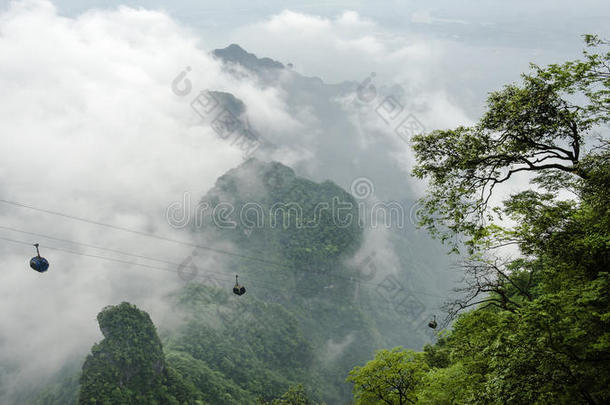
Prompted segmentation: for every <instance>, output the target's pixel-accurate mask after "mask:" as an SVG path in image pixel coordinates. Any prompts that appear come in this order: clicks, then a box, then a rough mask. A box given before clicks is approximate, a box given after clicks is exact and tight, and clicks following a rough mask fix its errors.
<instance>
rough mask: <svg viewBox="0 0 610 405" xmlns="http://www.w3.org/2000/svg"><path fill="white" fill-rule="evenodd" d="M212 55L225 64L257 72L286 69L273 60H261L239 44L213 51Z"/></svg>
mask: <svg viewBox="0 0 610 405" xmlns="http://www.w3.org/2000/svg"><path fill="white" fill-rule="evenodd" d="M212 54H213V55H214V56H215V57H216V58H218V59H221V60H222V61H223V62H225V63H236V64H239V65H241V66H243V67H245V68H246V69H249V70H253V71H255V72H258V71H261V70H269V69H284V68H285V66H284V65H283V64H282V63H280V62H278V61H276V60H273V59H271V58H259V57H257V56H256V55H255V54H253V53H249V52H247V51H246V50H245V49H243V48H242V47H241V46H239V45H237V44H231V45H229V46H227V47H226V48H222V49H215V50H214V51H212Z"/></svg>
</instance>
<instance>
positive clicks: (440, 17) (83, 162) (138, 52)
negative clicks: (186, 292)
mask: <svg viewBox="0 0 610 405" xmlns="http://www.w3.org/2000/svg"><path fill="white" fill-rule="evenodd" d="M121 5H126V6H128V7H120V6H121ZM608 21H610V2H607V1H579V2H573V1H535V2H532V1H512V2H507V1H481V0H479V1H470V2H457V1H439V2H430V1H416V2H411V1H409V2H407V1H386V2H382V1H379V2H377V1H369V2H364V1H352V2H348V1H345V2H337V1H332V2H331V1H316V2H287V1H259V2H255V3H254V2H252V1H224V2H213V3H212V2H202V1H194V0H193V1H180V2H179V1H171V2H170V1H167V2H161V1H146V2H144V1H139V2H138V1H126V2H121V1H90V0H70V1H68V0H61V1H55V2H50V1H46V0H28V1H21V2H15V3H12V4H9V2H7V1H5V0H0V89H1V91H0V198H6V199H11V200H14V201H21V202H26V203H28V204H31V205H33V206H38V207H42V208H46V209H50V210H53V211H60V212H66V213H70V214H72V215H77V216H82V217H86V218H91V219H95V220H99V221H102V222H106V223H111V224H114V225H117V226H123V227H129V228H135V229H141V230H144V231H146V232H157V233H161V234H171V233H172V232H173V231H172V229H170V228H169V227H168V226H167V223H166V222H165V218H164V214H165V208H166V207H167V206H168V205H169V204H170V203H171V202H172V201H176V200H178V199H180V198H182V196H183V195H184V193H185V192H187V191H188V192H190V193H191V194H192V198H194V199H195V200H197V199H198V198H200V196H201V195H203V193H204V192H205V191H207V190H208V189H209V188H211V187H212V186H213V184H214V181H215V180H216V179H217V178H218V177H219V176H220V175H222V174H223V173H225V172H226V171H227V170H229V169H231V168H233V167H235V166H237V165H239V164H240V163H241V162H242V156H241V152H240V151H238V150H235V148H234V147H232V146H230V145H229V144H228V143H226V142H224V141H223V140H221V139H219V138H218V137H217V136H216V135H215V134H214V132H213V131H212V130H211V129H210V128H209V127H202V126H201V125H199V124H200V123H199V121H198V120H197V119H196V117H194V116H193V113H192V110H191V109H190V108H189V106H188V102H187V101H186V100H185V99H180V98H179V97H176V96H175V95H174V94H172V92H171V89H170V83H171V81H172V79H173V78H174V77H176V75H177V74H178V73H180V72H181V71H182V70H183V69H184V68H185V67H186V66H192V67H193V72H192V73H191V76H190V78H191V80H192V82H193V85H194V87H196V88H197V89H204V88H211V89H218V90H223V91H230V92H232V93H234V94H237V95H239V97H240V98H241V99H242V100H244V102H245V103H246V105H247V106H248V111H249V113H251V115H252V117H253V120H254V121H255V122H254V123H255V124H256V126H257V127H258V128H264V129H265V131H266V134H270V136H274V134H275V135H278V136H279V135H283V136H285V138H284V139H286V140H288V141H290V142H287V143H286V144H285V145H280V146H281V147H282V149H281V152H282V153H281V154H280V155H278V156H277V159H278V160H281V161H283V162H284V163H287V164H291V165H292V164H295V165H299V164H300V165H301V166H300V167H302V168H304V169H303V170H304V171H305V172H306V173H310V174H311V175H312V176H313V177H314V178H316V180H319V179H321V178H330V179H331V180H334V181H336V182H337V183H338V184H339V185H341V186H343V187H345V188H346V189H349V185H350V184H349V180H350V179H352V178H356V177H362V176H366V177H370V178H371V179H372V180H374V181H375V182H377V185H378V186H379V187H378V189H379V190H381V189H383V187H382V186H385V187H386V188H387V189H395V190H401V189H403V188H408V187H411V186H413V184H409V183H408V180H406V179H408V178H409V175H408V172H409V163H410V161H409V159H410V157H409V156H410V155H409V151H408V147H407V146H406V144H405V143H403V142H401V141H400V140H398V139H397V138H396V136H395V134H394V135H393V134H392V133H391V132H392V131H391V130H388V128H387V126H385V125H384V124H383V123H382V122H380V120H379V119H378V117H375V114H374V112H372V110H371V111H368V112H367V111H365V112H364V113H358V114H360V115H358V114H356V113H355V112H353V111H349V109H346V115H345V117H343V118H342V119H343V121H342V123H343V124H342V126H339V125H338V126H337V127H338V128H347V126H346V125H347V123H351V124H353V126H352V127H349V128H351V129H353V133H347V132H341V131H339V130H336V132H332V129H329V127H328V126H326V124H328V122H327V121H324V119H326V118H324V119H323V118H322V117H319V116H316V115H315V114H314V111H315V110H314V109H313V108H312V109H307V108H304V109H303V110H302V111H299V112H298V113H297V114H292V113H291V112H290V111H291V110H290V105H289V103H288V101H287V100H288V97H287V95H286V94H285V92H284V91H283V89H281V88H275V87H265V86H261V85H260V83H258V82H256V80H254V79H251V78H245V79H243V80H237V79H235V78H234V77H232V76H230V75H227V74H226V73H224V72H223V71H222V69H221V66H220V65H219V64H218V62H217V61H215V60H213V59H212V58H210V57H209V55H208V51H210V50H212V49H214V48H218V47H225V46H227V45H228V44H230V43H239V44H240V45H241V46H242V47H244V48H245V49H246V50H248V51H250V52H254V53H256V54H257V55H258V56H269V57H271V58H273V59H276V60H279V61H281V62H284V63H288V62H291V63H293V64H294V66H295V67H294V69H295V70H296V71H297V72H299V73H301V74H303V75H306V76H318V77H320V78H322V79H323V80H324V81H326V82H342V81H361V80H363V79H364V78H365V77H367V76H368V75H369V74H370V73H371V72H376V74H377V76H376V80H378V85H379V87H384V86H385V87H387V88H391V87H392V86H393V85H400V86H401V87H402V89H403V90H404V92H405V95H406V98H407V100H406V103H408V105H409V106H410V108H414V109H417V111H418V113H417V114H418V118H419V119H420V120H421V121H422V122H424V123H425V126H426V128H427V129H435V128H447V127H454V126H456V125H460V124H470V123H472V122H474V121H475V120H476V119H477V117H478V114H479V113H480V112H481V111H482V109H483V106H484V101H485V97H486V92H488V91H490V90H493V89H497V88H499V87H500V86H501V85H502V84H505V83H508V82H511V81H515V80H518V78H519V74H520V73H521V72H523V71H525V70H526V69H527V68H528V63H529V62H530V61H533V62H537V63H540V64H544V63H549V62H561V61H564V60H567V59H572V58H577V57H579V56H580V52H581V49H582V43H581V39H580V37H579V36H580V35H581V34H583V33H597V34H600V35H602V36H605V37H608V36H610V31H609V30H610V25H609V24H608ZM357 118H359V119H357ZM352 121H353V122H352ZM330 135H333V136H334V138H333V139H329V138H330ZM384 136H387V138H384ZM277 139H280V138H277ZM320 151H325V152H326V155H323V154H322V153H320ZM334 151H337V152H336V154H337V156H336V158H335V157H334V156H333V153H335V152H334ZM316 153H319V156H316ZM322 159H326V160H324V161H323V160H322ZM333 162H334V164H335V165H336V167H334V168H333V166H332V163H333ZM382 162H385V163H383V164H385V165H386V166H384V165H382ZM308 168H309V169H308ZM367 168H368V169H367ZM335 169H336V170H335ZM369 169H370V170H375V171H370V170H369ZM384 171H385V173H387V174H383V173H384ZM349 176H351V177H349ZM389 179H392V181H389ZM396 179H403V180H400V181H398V180H396ZM384 182H385V183H384ZM0 225H1V226H4V227H12V228H15V229H20V230H26V231H29V232H38V233H44V234H51V235H55V236H57V237H62V238H65V239H70V240H78V241H81V242H85V243H93V244H97V245H102V246H106V247H110V248H115V249H121V250H126V251H129V252H133V253H138V254H144V255H150V256H154V257H162V258H164V259H166V260H170V261H173V262H180V261H181V260H182V259H183V258H184V257H185V255H188V253H189V249H185V248H184V247H180V246H172V245H166V244H164V245H162V244H160V243H153V242H151V241H147V242H146V243H144V242H142V239H141V238H136V237H132V236H133V235H131V236H130V235H125V234H121V233H117V232H112V231H109V230H104V231H101V230H100V229H99V228H97V227H95V226H88V225H87V226H86V225H84V224H82V223H73V222H70V221H67V220H65V219H61V218H57V217H52V216H49V215H44V214H41V213H39V212H33V211H28V210H24V209H18V208H15V207H10V206H6V205H2V204H0ZM0 236H3V237H10V238H13V239H19V240H23V241H28V242H29V241H31V240H32V238H33V237H32V236H31V235H29V236H28V235H24V234H20V233H18V232H12V231H8V230H6V229H5V230H2V231H1V232H0ZM183 236H184V235H180V234H179V233H178V232H176V237H177V238H181V239H182V238H183ZM55 244H56V245H61V246H64V245H62V244H60V243H55ZM70 248H72V249H76V250H78V248H75V247H73V246H72V247H70ZM33 253H34V250H33V248H32V247H30V246H22V245H14V244H11V243H9V242H5V241H0V268H2V269H3V272H2V276H1V279H0V364H2V365H8V366H9V367H11V368H12V367H14V368H13V373H12V374H11V375H10V376H9V377H8V378H5V379H4V380H2V381H0V402H3V401H2V396H1V394H2V392H1V389H2V388H3V385H2V384H4V388H7V387H8V388H10V387H15V386H17V385H18V384H20V383H23V382H28V383H30V381H32V380H33V379H34V378H35V377H37V376H45V375H48V374H49V373H51V372H53V371H56V370H57V367H58V366H60V365H61V364H62V363H63V362H64V361H65V360H66V359H67V358H68V357H69V356H70V355H73V354H75V353H76V354H79V355H80V354H82V353H83V352H84V351H85V350H87V349H88V348H89V347H90V346H91V344H92V343H93V342H94V341H95V340H96V339H98V338H99V337H100V334H99V332H98V331H97V327H96V324H95V315H96V314H97V312H98V311H99V310H100V309H101V308H102V307H103V306H105V305H107V304H109V303H116V302H120V301H121V300H130V301H132V302H136V303H137V304H138V305H140V306H142V307H143V308H144V309H146V310H149V311H151V315H152V317H153V320H155V321H156V320H157V319H158V318H159V317H160V316H162V315H163V313H162V311H163V309H162V308H158V307H157V306H156V302H157V298H158V297H159V296H161V295H163V294H165V293H167V292H168V291H170V290H171V289H172V288H175V287H176V286H178V285H179V283H180V280H179V279H178V278H177V277H176V275H175V274H173V273H171V272H170V273H168V274H164V273H163V272H153V273H155V274H152V273H150V274H146V277H144V276H143V273H142V269H141V268H139V269H138V268H136V267H133V266H132V267H130V266H117V265H116V264H108V263H105V262H102V261H96V260H91V258H84V257H80V256H73V255H69V254H64V253H61V252H53V256H52V257H53V262H52V268H51V271H50V272H49V273H48V274H45V275H38V274H36V273H34V272H32V271H30V270H29V269H28V268H27V260H28V259H29V257H30V256H32V255H33ZM49 253H50V252H49V251H44V250H43V254H49ZM49 347H52V348H53V349H52V351H50V350H49Z"/></svg>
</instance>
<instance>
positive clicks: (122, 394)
mask: <svg viewBox="0 0 610 405" xmlns="http://www.w3.org/2000/svg"><path fill="white" fill-rule="evenodd" d="M585 40H586V45H587V51H586V52H585V53H584V57H583V59H582V60H577V61H569V62H565V63H563V64H557V65H550V66H547V67H539V66H532V71H531V72H530V73H527V74H524V75H523V76H522V81H521V83H519V84H510V85H507V86H505V87H504V88H503V89H502V90H499V91H496V92H493V93H491V94H490V96H489V98H488V102H487V108H486V111H485V113H484V114H483V116H482V117H481V119H480V121H479V122H478V123H477V124H476V125H474V126H471V127H458V128H455V129H451V130H437V131H432V132H429V133H425V134H423V135H419V136H417V137H415V138H414V139H413V142H412V145H413V150H414V152H415V155H416V159H417V164H416V167H415V169H414V172H413V174H414V175H415V176H416V177H418V178H420V179H423V180H425V181H427V182H428V188H427V194H426V195H425V197H424V198H423V200H422V203H423V206H424V207H425V212H424V213H423V215H422V217H421V223H420V225H421V227H422V228H425V229H427V230H428V231H429V232H430V233H431V234H432V235H433V236H434V237H436V238H438V239H439V240H440V241H442V242H444V243H445V247H446V248H447V249H446V250H449V251H450V254H453V255H455V256H457V257H459V258H460V263H461V269H460V271H461V272H462V275H463V281H462V282H461V283H460V284H459V287H458V290H459V291H458V292H459V294H458V295H457V296H456V297H457V298H455V299H454V300H452V301H448V302H447V303H446V307H445V309H446V319H445V320H444V321H441V320H440V318H439V324H440V326H442V327H439V328H438V329H437V331H438V332H437V334H436V342H435V343H434V344H427V345H425V346H424V347H423V350H422V351H417V350H412V349H421V347H422V345H423V343H424V342H425V335H424V333H425V331H421V330H420V329H418V328H415V327H412V329H413V330H410V331H409V332H408V339H406V340H405V339H404V336H405V332H404V330H400V331H399V330H398V329H399V328H398V329H397V328H396V324H397V323H400V324H403V325H414V323H413V321H414V320H415V318H418V317H419V316H420V314H419V313H418V314H413V313H404V314H402V315H397V314H396V313H395V312H393V313H391V314H388V311H387V308H386V306H384V305H383V304H380V303H379V302H378V300H376V299H375V297H374V294H371V295H370V296H368V295H367V293H366V291H364V290H363V291H362V296H360V297H359V301H358V302H359V305H354V302H355V301H354V289H353V288H352V287H351V285H350V286H349V288H347V287H346V285H347V284H342V282H341V281H337V280H349V279H350V277H351V278H356V277H358V269H353V268H351V267H350V266H349V265H347V264H346V262H345V258H346V257H349V256H351V255H353V254H354V252H355V251H356V250H357V249H358V247H359V246H360V244H361V242H362V237H363V236H362V229H361V228H360V227H359V226H358V224H357V223H353V224H352V226H342V227H338V226H337V225H336V222H334V221H333V218H330V217H326V216H324V215H323V216H321V217H316V214H317V213H316V210H315V206H316V204H317V203H319V202H329V203H331V202H332V201H333V199H338V200H340V201H344V202H352V203H353V202H354V201H353V197H352V196H351V195H350V194H349V193H347V192H345V191H344V190H342V189H341V188H339V187H338V186H336V185H334V184H333V183H331V182H325V183H315V182H312V181H309V180H306V179H302V178H299V177H296V176H295V175H294V172H293V171H292V170H291V169H290V168H288V167H286V166H283V165H281V164H279V163H263V162H259V161H256V160H254V159H251V160H249V161H247V162H245V163H244V164H243V165H242V166H240V167H239V168H237V169H234V170H232V171H230V172H229V173H227V174H226V175H225V176H223V177H221V178H219V179H218V181H217V183H216V187H215V188H214V189H212V190H210V192H209V193H208V194H207V195H206V196H204V198H203V200H202V201H206V202H210V203H211V204H212V205H214V204H220V203H222V202H227V201H230V202H231V203H232V204H233V206H234V207H243V206H244V205H245V204H247V203H248V201H253V200H254V201H258V202H260V203H261V204H262V205H263V206H264V207H265V208H269V207H270V206H272V205H273V204H275V203H277V202H289V201H298V202H299V203H300V204H301V205H302V206H303V207H304V218H305V220H316V221H318V222H317V224H318V226H316V227H315V228H309V229H307V228H305V229H303V228H301V227H299V226H297V224H295V223H294V222H291V221H293V219H294V218H292V219H291V217H288V222H286V223H284V224H283V226H281V227H278V226H273V224H272V223H271V221H273V220H274V218H266V219H265V221H268V222H266V223H264V224H263V226H260V227H257V228H256V229H254V230H252V231H251V232H247V231H249V230H247V229H242V228H239V227H237V228H230V229H221V228H219V227H214V226H204V225H205V224H207V225H209V224H210V221H215V220H216V219H215V218H213V217H211V216H208V217H205V218H202V223H203V224H204V225H202V223H193V224H191V227H190V232H191V233H192V234H193V235H194V237H195V238H197V239H199V240H201V241H206V240H211V239H214V240H219V239H224V240H229V241H231V242H232V243H235V244H237V245H238V246H240V248H241V252H243V254H244V255H248V254H254V253H256V252H258V253H259V254H260V253H261V252H263V253H264V255H265V258H266V259H268V260H269V261H273V262H275V263H279V264H280V265H278V266H275V267H273V266H271V267H270V266H266V267H265V268H264V269H262V268H261V267H258V268H257V267H256V266H253V265H252V263H249V262H248V261H247V260H244V259H240V258H231V259H230V260H228V259H227V260H228V261H227V262H226V263H224V265H226V266H228V267H230V268H232V269H235V271H234V272H235V273H240V274H244V273H245V274H253V273H255V274H257V278H256V281H257V282H258V283H259V284H260V285H262V286H264V285H271V284H272V285H274V286H275V287H276V288H275V295H274V296H270V295H269V293H268V292H267V291H266V290H264V289H263V288H261V289H258V290H257V287H256V284H254V285H253V286H252V289H251V290H249V291H248V293H247V294H246V295H244V296H241V297H237V296H235V295H233V294H232V293H231V291H230V289H226V288H223V287H222V286H219V285H214V284H213V283H212V284H210V283H201V282H197V279H196V277H197V276H198V274H197V270H196V268H193V269H194V270H193V274H191V276H192V279H189V280H188V281H189V282H188V283H186V285H185V286H184V288H183V289H182V290H180V291H178V292H176V293H175V294H174V295H173V296H172V297H170V299H171V305H172V306H173V308H174V310H175V311H176V313H180V314H182V319H181V323H180V324H179V325H178V326H176V327H175V328H174V329H173V330H168V329H164V328H159V330H157V328H156V327H155V325H153V323H152V321H151V319H150V317H149V315H148V314H147V313H146V312H144V311H141V310H140V309H138V308H137V307H136V306H134V305H132V304H129V303H121V304H119V305H116V306H109V307H107V308H104V309H103V310H102V311H101V312H100V313H99V315H98V318H97V319H98V323H99V327H100V330H101V331H102V334H103V336H104V339H103V340H102V341H101V342H99V343H97V344H95V345H94V346H93V348H92V349H91V353H90V354H89V355H88V357H87V358H86V360H85V361H84V364H83V365H82V370H78V371H77V372H73V373H70V372H64V373H63V375H62V378H61V379H60V380H58V381H57V382H56V383H55V384H52V385H50V386H49V387H47V389H46V390H45V391H44V392H43V393H42V394H41V395H40V396H39V397H38V398H37V399H36V402H37V403H39V404H59V403H62V404H64V403H78V404H118V403H121V404H141V403H147V404H214V405H217V404H273V405H279V404H295V405H296V404H299V405H305V404H321V403H328V404H336V403H345V402H347V401H349V400H350V398H351V401H352V403H354V404H390V405H394V404H526V403H537V404H580V403H582V404H604V403H609V402H610V388H609V387H610V294H609V293H610V273H609V271H610V211H609V210H610V142H609V141H608V139H607V138H606V137H604V136H603V135H599V136H597V137H596V136H595V134H596V133H598V131H605V130H606V128H607V124H608V122H609V121H610V107H609V106H610V52H604V49H605V48H606V47H607V46H608V45H609V43H608V42H605V41H603V40H600V39H599V38H597V37H595V36H586V37H585ZM513 180H516V181H515V182H512V183H511V181H513ZM259 183H260V186H259ZM505 184H511V185H512V186H511V193H510V194H506V193H505V194H501V193H500V191H501V190H503V188H502V187H503V185H505ZM515 184H516V185H515ZM519 185H520V186H519ZM517 187H519V190H517V191H515V190H516V188H517ZM498 196H500V197H501V198H502V200H503V201H501V202H498V203H496V201H497V199H498ZM351 214H352V215H355V216H357V215H358V213H357V212H356V211H354V212H351ZM275 219H277V218H275ZM284 219H286V217H284ZM223 220H225V221H227V220H228V219H227V218H226V217H225V218H223ZM455 235H459V238H456V237H455ZM399 240H400V241H403V242H404V241H405V240H404V239H399ZM304 264H306V268H307V269H310V270H312V269H313V270H315V274H316V276H315V277H309V276H308V273H307V272H306V271H305V272H304V271H302V269H303V267H304ZM232 276H233V275H231V277H232ZM331 276H332V277H334V281H333V278H332V277H331ZM189 277H190V276H189ZM187 278H188V277H187ZM249 287H250V286H249ZM343 287H345V288H343ZM400 316H402V318H400ZM440 329H442V330H440ZM439 330H440V331H439ZM346 337H349V339H348V338H346ZM352 341H357V342H358V344H357V345H352V344H351V342H352ZM328 342H332V343H333V344H334V345H335V346H341V345H342V344H344V345H345V346H346V347H348V350H335V351H333V350H330V349H328V350H326V351H322V352H320V351H319V349H320V348H321V347H326V348H328V347H333V346H332V345H331V346H329V344H328ZM394 346H397V347H394ZM379 347H387V348H388V349H387V350H380V351H377V352H376V354H373V352H374V350H375V349H377V348H379ZM392 347H394V348H393V349H392ZM406 348H411V349H406ZM335 352H336V353H338V354H335ZM373 355H374V358H372V359H371V357H372V356H373ZM356 364H360V365H361V366H355V367H354V365H356ZM350 369H351V371H350ZM346 398H347V400H346Z"/></svg>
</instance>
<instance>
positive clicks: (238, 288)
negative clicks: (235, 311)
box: [233, 275, 246, 295]
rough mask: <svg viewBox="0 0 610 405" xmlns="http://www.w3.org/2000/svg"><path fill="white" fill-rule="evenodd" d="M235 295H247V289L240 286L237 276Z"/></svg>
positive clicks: (234, 288)
mask: <svg viewBox="0 0 610 405" xmlns="http://www.w3.org/2000/svg"><path fill="white" fill-rule="evenodd" d="M233 293H234V294H236V295H244V294H245V293H246V287H244V286H243V285H239V282H238V281H237V275H235V286H234V287H233Z"/></svg>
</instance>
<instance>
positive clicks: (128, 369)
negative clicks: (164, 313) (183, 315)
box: [79, 302, 198, 405]
mask: <svg viewBox="0 0 610 405" xmlns="http://www.w3.org/2000/svg"><path fill="white" fill-rule="evenodd" d="M97 319H98V322H99V325H100V330H101V331H102V334H103V335H104V340H102V341H101V342H100V343H98V344H95V345H94V346H93V348H92V349H91V354H90V355H89V356H88V357H87V360H86V361H85V363H84V365H83V371H82V374H81V378H80V394H79V404H104V405H105V404H119V403H120V404H141V403H148V404H175V405H179V404H191V403H195V402H196V401H197V397H198V392H197V391H196V390H194V387H192V386H189V385H186V384H185V383H184V382H183V380H182V377H181V376H180V375H179V374H178V373H177V372H176V371H175V370H173V369H172V368H169V367H167V365H166V363H165V357H164V354H163V349H162V346H161V342H160V340H159V337H158V336H157V331H156V329H155V326H154V325H153V323H152V321H151V320H150V317H149V316H148V314H147V313H146V312H143V311H140V310H139V309H137V308H136V307H135V305H131V304H129V303H126V302H123V303H122V304H120V305H117V306H109V307H106V308H104V310H103V311H102V312H100V313H99V314H98V316H97Z"/></svg>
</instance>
